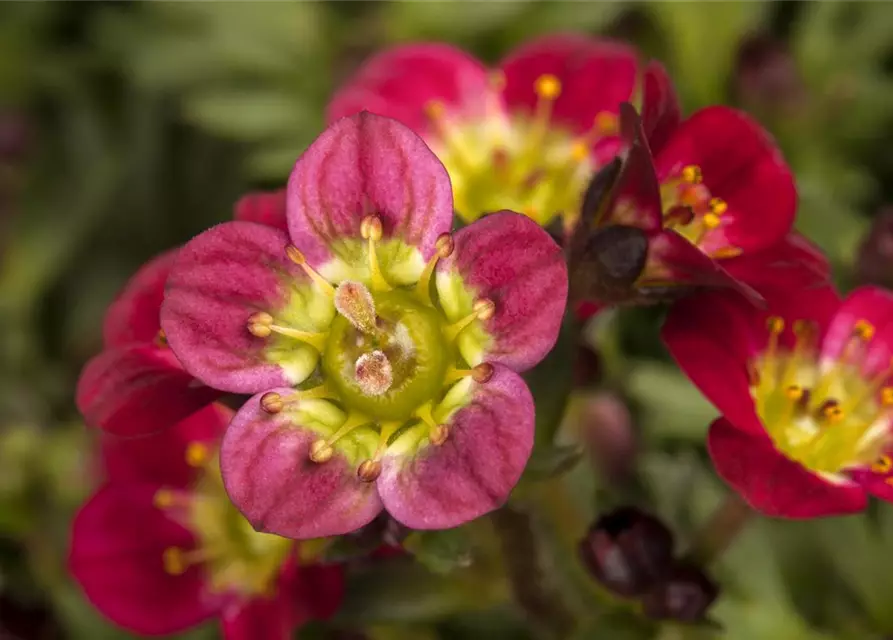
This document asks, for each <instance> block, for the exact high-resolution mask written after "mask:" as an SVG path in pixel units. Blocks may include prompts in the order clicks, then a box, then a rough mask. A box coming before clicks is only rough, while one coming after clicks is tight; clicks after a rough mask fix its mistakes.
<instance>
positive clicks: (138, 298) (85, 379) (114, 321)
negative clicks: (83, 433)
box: [77, 189, 285, 436]
mask: <svg viewBox="0 0 893 640" xmlns="http://www.w3.org/2000/svg"><path fill="white" fill-rule="evenodd" d="M235 218H236V219H237V220H244V221H247V222H257V223H260V224H263V225H266V226H270V227H274V228H277V229H282V230H284V229H285V190H284V189H283V190H280V191H274V192H270V193H263V192H258V193H252V194H248V195H246V196H244V197H243V198H242V199H241V200H239V202H238V203H237V204H236V207H235ZM176 256H177V250H171V251H167V252H166V253H163V254H161V255H160V256H157V257H156V258H153V259H152V260H150V261H149V262H147V263H146V264H145V265H144V266H143V267H142V268H141V269H140V270H139V271H138V272H137V273H136V274H135V275H134V276H133V277H132V278H131V279H130V281H129V282H128V283H127V285H126V286H125V287H124V290H123V291H122V292H121V294H120V295H119V296H118V298H117V299H116V300H115V301H114V302H113V303H112V305H111V306H110V307H109V309H108V311H107V312H106V316H105V321H104V324H103V338H104V343H105V349H104V350H103V352H102V353H100V354H99V355H98V356H96V357H95V358H93V359H92V360H90V362H88V363H87V365H86V366H85V367H84V370H83V372H82V373H81V377H80V379H79V380H78V388H77V405H78V409H79V410H80V411H81V413H82V414H83V415H84V419H85V420H86V422H87V424H90V425H92V426H97V427H100V428H102V429H103V430H105V431H107V432H109V433H114V434H117V435H121V436H137V435H145V434H150V433H155V432H158V431H159V430H161V429H164V428H166V427H168V426H169V425H172V424H175V423H176V422H179V421H180V420H182V419H184V418H186V417H187V416H189V415H191V414H193V413H194V412H196V411H198V410H199V409H201V408H202V407H205V406H207V405H208V404H209V403H210V402H213V401H214V400H216V399H217V398H219V397H220V396H221V395H222V392H220V391H218V390H216V389H212V388H211V387H208V386H206V385H204V384H202V383H201V382H199V381H198V380H196V379H195V378H193V377H192V376H191V375H189V374H188V373H187V372H186V371H184V370H183V368H182V367H181V366H180V362H179V361H178V360H177V358H176V357H175V356H174V354H173V353H172V352H171V350H170V349H169V348H168V346H167V341H166V338H165V336H164V332H163V331H161V322H160V319H159V314H160V311H161V303H162V300H163V299H164V285H165V282H166V281H167V277H168V274H169V273H170V270H171V268H172V267H173V264H174V261H175V259H176Z"/></svg>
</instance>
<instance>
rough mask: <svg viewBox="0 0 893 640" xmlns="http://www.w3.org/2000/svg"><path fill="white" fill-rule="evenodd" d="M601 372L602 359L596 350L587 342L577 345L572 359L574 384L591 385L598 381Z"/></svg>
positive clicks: (579, 385)
mask: <svg viewBox="0 0 893 640" xmlns="http://www.w3.org/2000/svg"><path fill="white" fill-rule="evenodd" d="M601 374H602V361H601V356H600V355H599V353H598V351H596V350H595V349H593V348H592V347H591V346H589V345H588V344H584V343H580V344H579V345H577V350H576V353H575V360H574V385H575V386H577V387H583V388H585V387H592V386H594V385H595V384H597V383H598V381H599V379H600V378H601Z"/></svg>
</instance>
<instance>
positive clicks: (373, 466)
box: [357, 460, 381, 482]
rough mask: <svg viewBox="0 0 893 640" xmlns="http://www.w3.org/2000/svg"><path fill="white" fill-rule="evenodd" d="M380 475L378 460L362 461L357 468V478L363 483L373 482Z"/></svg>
mask: <svg viewBox="0 0 893 640" xmlns="http://www.w3.org/2000/svg"><path fill="white" fill-rule="evenodd" d="M380 475H381V463H380V462H379V461H378V460H363V462H361V463H360V466H359V467H358V468H357V476H358V477H359V478H360V480H362V481H363V482H375V481H376V480H378V476H380Z"/></svg>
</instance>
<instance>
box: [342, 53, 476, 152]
mask: <svg viewBox="0 0 893 640" xmlns="http://www.w3.org/2000/svg"><path fill="white" fill-rule="evenodd" d="M490 91H491V88H490V83H489V81H488V78H487V68H486V67H485V66H484V65H483V64H481V63H480V62H479V61H478V60H476V59H475V58H473V57H472V56H470V55H469V54H467V53H465V52H464V51H462V50H460V49H457V48H455V47H452V46H450V45H446V44H439V43H424V44H411V45H404V46H398V47H394V48H392V49H388V50H386V51H383V52H381V53H379V54H377V55H375V56H373V57H372V58H370V59H369V60H367V61H366V62H365V63H364V64H363V66H362V67H360V69H359V71H357V72H356V73H355V74H354V75H353V76H352V77H351V78H350V79H349V80H348V81H347V83H346V84H345V85H344V86H343V87H342V88H341V89H339V90H338V91H337V92H336V93H335V96H334V97H333V98H332V101H331V102H330V103H329V106H328V107H327V109H326V117H327V120H328V122H330V123H331V122H334V121H335V120H338V119H339V118H343V117H345V116H350V115H353V114H355V113H359V112H361V111H370V112H372V113H376V114H378V115H382V116H387V117H389V118H394V119H395V120H399V121H400V122H402V123H403V124H404V125H406V126H407V127H409V128H411V129H413V130H414V131H415V132H416V133H418V134H419V135H422V136H425V135H427V134H429V133H432V132H431V131H430V128H431V122H430V120H429V119H428V117H427V116H426V114H425V106H426V105H427V104H429V103H430V102H432V101H437V102H440V103H441V104H443V106H444V107H446V109H447V111H448V112H450V113H459V114H461V115H465V116H475V115H480V113H481V112H482V109H483V107H484V105H485V102H486V101H485V98H486V95H487V93H488V92H490Z"/></svg>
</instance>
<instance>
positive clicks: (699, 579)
mask: <svg viewBox="0 0 893 640" xmlns="http://www.w3.org/2000/svg"><path fill="white" fill-rule="evenodd" d="M718 595H719V587H718V586H717V585H716V583H715V582H713V580H711V579H710V578H709V577H708V576H707V575H706V574H705V573H704V572H703V571H702V570H701V569H699V568H697V567H695V566H693V565H689V564H685V563H678V564H676V565H674V566H673V567H672V569H671V570H670V572H669V574H668V575H667V576H666V577H664V579H663V580H661V581H660V582H658V583H657V584H656V585H655V586H654V587H652V588H651V589H650V590H649V591H648V593H646V594H645V595H644V596H642V610H643V611H644V612H645V615H646V616H648V617H649V618H654V619H657V620H676V621H678V622H688V623H693V622H700V621H703V620H704V619H705V615H706V614H707V610H708V609H709V608H710V605H712V604H713V601H714V600H716V598H717V596H718Z"/></svg>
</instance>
